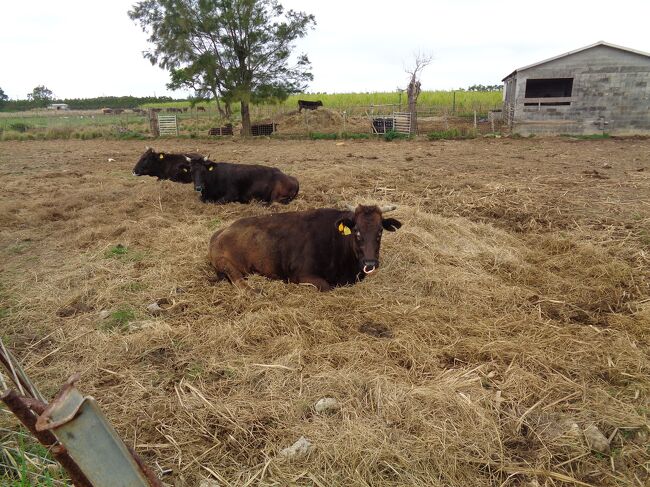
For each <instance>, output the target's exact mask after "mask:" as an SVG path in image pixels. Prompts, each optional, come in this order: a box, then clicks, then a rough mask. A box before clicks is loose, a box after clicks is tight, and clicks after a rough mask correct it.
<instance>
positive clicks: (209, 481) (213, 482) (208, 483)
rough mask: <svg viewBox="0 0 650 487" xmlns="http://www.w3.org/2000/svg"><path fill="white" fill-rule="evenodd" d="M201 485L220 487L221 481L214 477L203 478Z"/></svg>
mask: <svg viewBox="0 0 650 487" xmlns="http://www.w3.org/2000/svg"><path fill="white" fill-rule="evenodd" d="M199 487H219V482H217V481H216V480H212V479H203V480H201V482H200V483H199Z"/></svg>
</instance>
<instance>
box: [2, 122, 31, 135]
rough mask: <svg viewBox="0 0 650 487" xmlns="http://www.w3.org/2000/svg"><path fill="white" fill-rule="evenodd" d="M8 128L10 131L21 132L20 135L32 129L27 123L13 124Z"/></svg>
mask: <svg viewBox="0 0 650 487" xmlns="http://www.w3.org/2000/svg"><path fill="white" fill-rule="evenodd" d="M7 127H8V128H9V130H13V131H15V132H20V133H23V132H27V131H28V130H29V129H31V128H32V126H31V125H29V124H28V123H25V122H13V123H10V124H9V125H8V126H7Z"/></svg>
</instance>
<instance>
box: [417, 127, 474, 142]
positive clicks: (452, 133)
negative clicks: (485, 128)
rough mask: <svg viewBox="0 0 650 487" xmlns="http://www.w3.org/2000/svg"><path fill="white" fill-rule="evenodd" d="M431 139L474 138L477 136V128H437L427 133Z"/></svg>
mask: <svg viewBox="0 0 650 487" xmlns="http://www.w3.org/2000/svg"><path fill="white" fill-rule="evenodd" d="M427 138H428V139H429V140H454V139H474V138H476V131H475V130H465V129H457V128H453V129H448V130H436V131H433V132H429V133H428V134H427Z"/></svg>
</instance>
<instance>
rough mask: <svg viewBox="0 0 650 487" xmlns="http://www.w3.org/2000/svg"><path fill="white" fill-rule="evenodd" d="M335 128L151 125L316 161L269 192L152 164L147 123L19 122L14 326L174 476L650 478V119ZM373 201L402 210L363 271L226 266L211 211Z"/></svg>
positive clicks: (410, 481)
mask: <svg viewBox="0 0 650 487" xmlns="http://www.w3.org/2000/svg"><path fill="white" fill-rule="evenodd" d="M340 144H341V143H336V142H334V141H278V140H255V141H238V140H235V141H190V140H182V141H173V140H165V141H158V142H156V145H155V146H154V147H155V149H157V150H166V151H200V152H202V153H205V154H209V155H210V156H211V158H212V159H213V160H225V161H233V162H243V163H249V162H250V163H252V162H259V163H262V164H269V165H274V166H278V167H280V168H281V169H282V170H283V171H285V172H287V173H289V174H292V175H295V176H297V177H298V178H299V179H300V182H301V188H300V189H301V192H300V194H299V196H298V198H297V200H296V201H294V202H292V203H291V204H290V205H288V206H282V205H277V206H276V205H273V206H271V207H270V208H268V207H264V206H262V205H259V204H254V205H239V204H229V205H225V206H216V205H209V204H202V203H200V201H199V199H198V197H197V195H196V194H195V193H194V192H193V190H192V187H191V185H181V184H175V183H171V182H168V181H162V182H158V181H156V180H155V179H153V178H148V177H139V178H138V177H134V176H132V175H131V170H132V168H133V165H134V164H135V162H136V160H137V158H138V156H139V155H140V154H141V153H142V152H143V151H144V143H143V142H124V141H103V140H95V141H46V142H0V181H1V183H0V184H1V190H0V228H1V229H2V230H1V234H0V258H1V260H0V279H1V283H0V284H1V287H0V307H1V309H0V317H1V325H0V331H1V333H2V337H3V339H4V340H5V341H6V343H7V345H8V346H9V347H10V348H11V349H12V350H13V351H14V352H15V354H16V355H17V357H18V358H19V359H20V360H21V361H22V363H23V364H24V365H25V368H26V370H27V373H28V374H29V375H30V376H31V378H32V379H33V381H34V382H35V383H36V384H37V385H38V386H40V388H41V389H42V391H43V392H44V393H45V395H46V397H51V396H52V395H53V394H54V392H55V391H56V390H57V388H58V386H59V385H61V384H62V383H63V382H64V381H65V380H66V379H67V378H68V376H70V375H71V374H72V373H73V372H76V371H78V372H81V377H82V378H81V381H80V382H79V388H80V389H81V390H82V391H83V392H84V393H86V394H91V395H93V396H94V397H96V398H97V399H98V401H99V402H100V403H101V406H102V408H103V410H104V411H105V412H106V413H107V415H108V416H109V418H110V419H111V421H112V422H113V424H114V425H115V426H116V427H117V429H118V431H119V432H120V434H121V435H122V436H123V438H124V439H125V441H126V442H127V443H128V444H129V445H132V446H133V447H134V448H135V449H136V450H137V451H138V452H139V453H140V454H142V456H143V457H144V458H145V460H146V461H147V462H148V463H149V464H150V465H152V466H154V469H156V470H157V471H159V470H158V467H156V465H158V466H159V467H161V468H165V469H171V473H170V474H167V475H166V476H165V477H164V478H163V479H164V481H165V482H166V483H168V484H170V485H189V486H196V485H198V484H199V481H200V479H202V478H213V479H216V480H217V481H218V485H314V486H335V485H367V486H398V485H399V486H414V485H421V486H425V485H426V486H434V485H440V486H443V485H444V486H459V487H461V486H462V487H467V486H487V485H490V486H492V485H493V486H528V487H534V486H560V485H582V486H589V485H593V486H614V485H616V486H623V485H626V486H627V485H630V486H631V485H635V486H644V485H648V483H649V482H650V449H649V447H648V445H649V443H650V440H649V438H650V436H649V435H650V429H649V428H650V426H649V420H648V417H649V415H650V379H649V377H650V288H649V282H650V281H649V280H648V278H649V277H650V272H649V269H650V141H649V140H635V139H628V140H615V139H611V140H599V141H584V140H569V139H562V138H558V139H540V140H537V139H530V140H516V139H489V140H488V139H477V140H472V141H439V142H428V141H399V142H398V141H395V142H392V143H386V142H383V141H348V142H345V143H344V144H343V145H340ZM109 158H110V159H114V162H109ZM368 201H373V202H378V203H395V204H397V205H398V206H399V208H398V210H397V211H395V212H394V213H393V214H391V216H394V217H396V218H398V219H400V220H401V221H402V223H403V227H402V228H401V229H400V230H399V231H397V232H396V233H386V234H384V238H383V246H382V253H381V262H382V267H381V268H380V269H379V271H378V272H377V273H375V274H373V275H372V276H371V277H370V278H368V279H366V280H365V281H364V282H363V283H361V284H358V285H355V286H352V287H347V288H339V289H336V290H334V291H332V292H329V293H319V292H317V291H315V290H314V289H313V288H310V287H307V286H298V285H288V284H284V283H282V282H277V281H268V280H266V279H263V278H261V277H253V278H251V279H250V280H249V282H250V283H251V284H252V286H253V287H254V288H255V289H256V290H257V291H259V294H258V293H252V292H241V291H237V290H235V289H234V288H233V287H232V286H231V285H230V284H229V283H227V282H216V283H213V282H210V278H211V277H212V275H213V273H212V271H211V269H210V267H209V265H208V264H207V261H206V252H207V243H208V239H209V237H210V235H211V234H212V233H213V231H214V230H215V229H216V228H220V227H222V226H224V225H228V224H229V222H232V221H233V220H235V219H237V218H240V217H244V216H249V215H259V214H265V213H269V212H283V211H290V210H296V209H298V210H300V209H308V208H314V207H323V206H335V205H343V204H345V203H355V202H368ZM156 300H163V301H161V303H163V308H165V310H164V311H163V313H162V314H159V315H157V316H152V315H151V314H150V313H149V312H148V311H147V306H148V305H149V304H151V303H153V302H154V301H156ZM102 311H107V312H108V314H109V316H108V317H107V318H103V319H102V318H101V317H100V314H101V312H102ZM104 314H107V313H104ZM324 397H333V398H335V399H336V400H337V401H338V405H337V407H336V408H335V409H334V410H331V411H329V412H317V411H316V410H315V408H314V404H315V403H316V402H317V401H318V400H319V399H321V398H324ZM2 422H3V424H4V425H5V427H7V426H10V427H15V423H14V422H12V420H11V418H10V417H9V416H7V415H3V417H2ZM594 427H595V428H597V429H598V430H599V431H600V432H601V433H602V434H604V435H605V437H607V439H608V440H609V446H608V447H602V446H601V447H599V446H598V445H595V444H594V438H595V435H594V434H593V431H595V428H594ZM585 431H587V433H585ZM590 432H591V433H590ZM301 436H304V437H305V438H307V439H309V441H310V442H311V444H312V447H311V450H310V451H309V452H308V454H307V455H305V456H302V457H296V458H286V457H285V456H283V455H282V454H281V453H280V452H281V451H282V450H283V449H284V448H286V447H288V446H290V445H292V444H293V443H294V442H295V441H296V440H298V439H299V438H300V437H301ZM599 449H600V450H602V451H597V450H599Z"/></svg>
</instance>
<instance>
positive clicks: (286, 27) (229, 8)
mask: <svg viewBox="0 0 650 487" xmlns="http://www.w3.org/2000/svg"><path fill="white" fill-rule="evenodd" d="M129 17H130V18H131V19H132V20H134V21H136V22H138V23H139V24H140V26H141V27H142V29H143V30H144V31H145V32H147V33H148V34H149V42H150V43H151V44H153V46H154V48H153V49H152V50H149V51H147V52H145V53H144V56H145V58H147V59H149V60H150V61H151V62H152V64H157V65H158V66H160V67H161V68H164V69H167V70H169V72H170V75H171V81H170V83H169V85H168V86H169V87H170V88H172V89H178V88H181V87H185V88H190V89H193V90H194V91H195V93H196V97H197V98H199V99H206V98H214V99H215V100H216V101H217V107H218V109H219V110H220V112H221V113H222V115H225V116H229V115H230V104H231V103H234V102H240V103H241V115H242V129H243V133H244V134H245V135H249V134H250V112H249V105H250V103H260V102H262V101H273V100H284V99H286V98H287V97H288V96H289V95H290V94H292V93H298V92H301V91H303V90H304V89H305V87H306V82H307V81H310V80H312V79H313V76H312V74H311V72H310V71H309V68H310V63H309V60H308V58H307V56H306V55H304V54H301V55H298V56H295V57H293V58H292V51H293V49H294V41H295V40H296V39H299V38H302V37H304V36H305V35H306V34H307V31H308V30H309V29H310V28H312V27H313V25H314V24H315V19H314V16H313V15H308V14H306V13H304V12H296V11H293V10H287V11H285V10H284V8H283V7H282V5H281V4H280V3H279V2H278V1H277V0H144V1H140V2H138V3H136V4H135V5H134V6H133V9H132V10H130V11H129ZM222 102H223V103H224V105H225V107H224V108H222V106H221V103H222Z"/></svg>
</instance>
